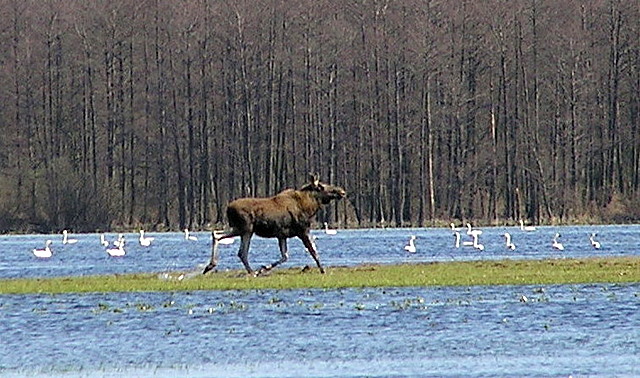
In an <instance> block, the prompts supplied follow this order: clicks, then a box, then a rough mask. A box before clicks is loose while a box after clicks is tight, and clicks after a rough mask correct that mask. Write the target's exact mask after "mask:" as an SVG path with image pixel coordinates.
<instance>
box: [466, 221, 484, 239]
mask: <svg viewBox="0 0 640 378" xmlns="http://www.w3.org/2000/svg"><path fill="white" fill-rule="evenodd" d="M480 234H482V230H474V229H472V228H471V223H467V235H471V236H474V235H476V236H477V235H480Z"/></svg>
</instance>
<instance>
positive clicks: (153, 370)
mask: <svg viewBox="0 0 640 378" xmlns="http://www.w3.org/2000/svg"><path fill="white" fill-rule="evenodd" d="M523 296H524V297H526V301H525V300H524V298H523ZM639 306H640V285H638V284H633V285H571V286H544V287H538V286H500V287H466V288H462V287H460V288H457V287H456V288H385V289H345V290H291V291H288V290H287V291H270V290H268V291H243V292H238V291H228V292H189V293H127V294H83V295H54V296H50V295H4V296H0V314H1V318H2V322H0V335H2V342H1V345H2V350H1V352H0V375H8V376H11V375H34V374H36V375H71V376H74V375H81V376H120V375H129V376H150V375H153V376H225V377H229V376H243V377H244V376H286V377H293V376H323V377H324V376H430V375H432V376H444V375H450V376H459V375H475V376H505V375H506V376H508V375H518V376H525V375H540V376H569V375H574V376H575V375H608V376H612V375H629V376H631V375H638V374H640V359H638V356H640V311H638V309H639V308H640V307H639Z"/></svg>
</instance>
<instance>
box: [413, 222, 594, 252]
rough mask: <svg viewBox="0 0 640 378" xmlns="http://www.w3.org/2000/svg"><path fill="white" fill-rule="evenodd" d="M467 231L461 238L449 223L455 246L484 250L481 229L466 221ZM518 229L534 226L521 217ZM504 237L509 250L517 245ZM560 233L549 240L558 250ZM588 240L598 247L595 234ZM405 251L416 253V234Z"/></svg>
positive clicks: (508, 235)
mask: <svg viewBox="0 0 640 378" xmlns="http://www.w3.org/2000/svg"><path fill="white" fill-rule="evenodd" d="M466 226H467V231H466V234H467V235H468V236H470V237H471V239H470V240H469V239H468V240H462V235H461V233H460V230H459V229H458V228H457V227H456V225H455V224H454V223H451V230H452V231H453V236H454V238H455V239H454V246H455V247H456V248H460V247H461V246H462V247H465V246H468V247H473V248H475V249H477V250H480V251H484V245H483V244H482V243H480V235H482V230H479V229H475V228H473V227H472V226H471V223H467V225H466ZM520 231H523V232H530V231H536V227H535V226H529V225H525V224H524V221H523V220H522V219H521V220H520ZM503 236H504V239H505V245H504V246H505V248H507V249H510V250H512V251H513V250H515V249H516V248H517V247H516V245H515V244H514V243H513V240H512V238H511V234H510V233H508V232H505V233H504V234H503ZM559 239H560V234H559V233H556V234H555V236H554V237H553V239H552V240H551V247H552V248H554V249H557V250H559V251H564V245H563V244H562V243H561V242H560V240H559ZM589 242H590V243H591V246H592V247H593V248H594V249H600V247H601V244H600V242H599V241H597V240H596V234H595V233H591V235H590V236H589ZM404 249H405V251H407V252H409V253H416V252H417V248H416V236H415V235H411V236H410V237H409V242H408V243H407V245H406V246H405V247H404Z"/></svg>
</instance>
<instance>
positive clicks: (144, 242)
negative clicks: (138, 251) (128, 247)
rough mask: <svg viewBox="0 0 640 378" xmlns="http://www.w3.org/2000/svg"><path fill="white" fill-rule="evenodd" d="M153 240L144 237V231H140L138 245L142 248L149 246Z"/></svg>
mask: <svg viewBox="0 0 640 378" xmlns="http://www.w3.org/2000/svg"><path fill="white" fill-rule="evenodd" d="M153 239H154V238H148V237H145V236H144V230H140V238H139V240H140V245H141V246H143V247H148V246H150V245H151V242H152V241H153Z"/></svg>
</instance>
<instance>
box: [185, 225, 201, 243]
mask: <svg viewBox="0 0 640 378" xmlns="http://www.w3.org/2000/svg"><path fill="white" fill-rule="evenodd" d="M184 238H185V239H186V240H191V241H198V238H197V237H195V236H193V235H191V234H189V229H188V228H185V229H184Z"/></svg>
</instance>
